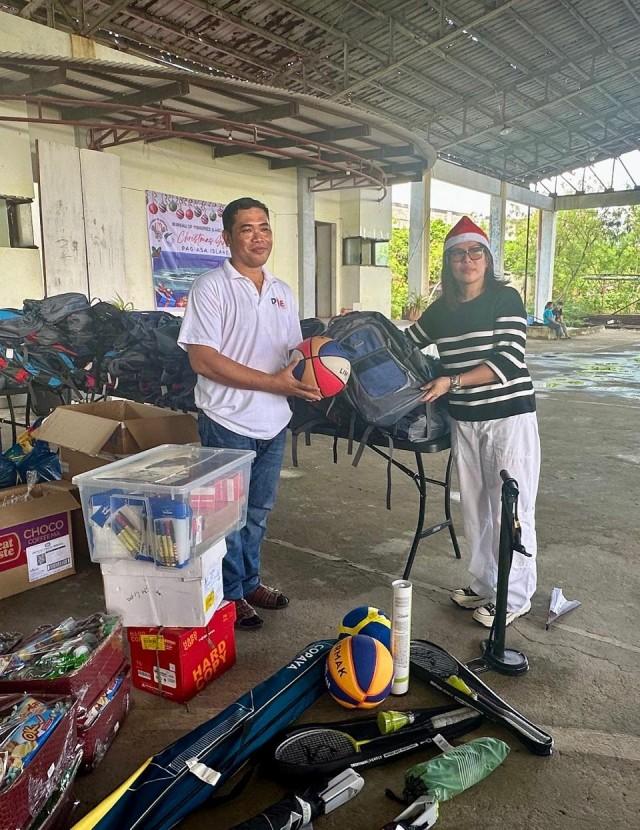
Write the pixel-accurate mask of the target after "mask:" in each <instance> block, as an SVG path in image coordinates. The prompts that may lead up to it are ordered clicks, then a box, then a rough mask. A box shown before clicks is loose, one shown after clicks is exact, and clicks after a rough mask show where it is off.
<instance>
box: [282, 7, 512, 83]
mask: <svg viewBox="0 0 640 830" xmlns="http://www.w3.org/2000/svg"><path fill="white" fill-rule="evenodd" d="M276 2H281V0H276ZM517 2H518V0H505V2H504V3H501V4H500V6H498V7H497V8H495V9H492V10H491V11H489V12H486V13H485V14H481V15H480V16H479V17H476V18H475V19H474V20H471V21H469V23H468V24H467V25H465V27H464V28H462V27H461V28H458V29H456V31H455V32H448V33H447V34H446V35H444V36H443V37H440V38H437V39H436V40H433V41H431V42H430V43H427V44H422V45H421V46H420V48H419V49H412V50H410V51H408V52H406V53H405V55H404V56H403V57H402V58H400V59H399V60H397V61H395V62H394V63H391V64H387V65H386V66H384V67H382V68H381V69H378V70H377V71H376V72H373V73H371V74H369V75H368V76H367V78H366V79H365V80H364V81H357V82H356V83H355V84H351V86H350V87H349V88H348V89H345V90H342V92H341V93H340V97H343V96H344V94H346V93H347V92H353V90H355V89H358V88H359V87H361V86H362V85H363V84H365V83H370V82H371V81H377V80H379V79H380V78H384V76H385V75H388V74H389V73H390V72H393V71H395V70H396V69H398V68H399V67H401V66H403V65H404V64H405V63H407V62H408V61H411V60H413V59H414V58H417V57H420V56H421V55H423V54H424V50H425V49H427V50H429V51H433V50H437V51H440V47H441V46H446V45H447V44H448V43H451V41H453V40H455V39H456V38H458V37H460V36H461V35H463V34H466V32H465V30H466V29H469V28H474V27H475V26H480V25H482V24H483V23H488V22H489V21H491V20H493V19H494V18H496V17H499V16H500V15H501V14H504V12H506V11H507V10H508V9H510V8H511V6H513V5H514V3H517Z"/></svg>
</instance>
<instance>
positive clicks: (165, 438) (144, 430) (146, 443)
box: [126, 410, 200, 450]
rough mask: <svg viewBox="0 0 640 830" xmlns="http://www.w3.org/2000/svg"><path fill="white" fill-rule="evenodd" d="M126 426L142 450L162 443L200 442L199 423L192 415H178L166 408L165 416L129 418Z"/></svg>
mask: <svg viewBox="0 0 640 830" xmlns="http://www.w3.org/2000/svg"><path fill="white" fill-rule="evenodd" d="M154 414H155V413H154ZM126 426H127V429H128V431H129V433H130V435H131V436H132V438H133V439H134V440H135V442H136V444H137V445H138V447H139V449H141V450H150V449H151V448H152V447H158V446H160V445H161V444H192V443H198V444H199V443H200V436H199V435H198V424H197V422H196V420H195V418H193V417H192V416H191V415H176V414H174V413H171V412H167V411H166V410H165V412H164V417H160V418H159V417H153V418H138V419H136V420H129V421H127V422H126Z"/></svg>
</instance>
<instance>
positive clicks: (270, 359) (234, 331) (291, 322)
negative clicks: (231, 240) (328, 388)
mask: <svg viewBox="0 0 640 830" xmlns="http://www.w3.org/2000/svg"><path fill="white" fill-rule="evenodd" d="M263 274H264V283H263V286H262V292H261V293H258V289H257V288H256V287H255V285H254V284H253V283H252V282H251V280H250V279H249V278H248V277H244V276H242V274H240V273H239V272H238V271H236V269H235V268H234V267H233V266H232V265H231V263H230V261H229V260H226V262H224V264H223V265H222V266H221V267H220V268H216V269H214V270H213V271H207V272H206V273H205V274H201V275H200V276H199V277H198V278H197V279H196V280H195V282H194V283H193V286H192V288H191V292H190V294H189V301H188V303H187V308H186V311H185V315H184V319H183V321H182V327H181V329H180V335H179V337H178V345H179V346H181V347H182V348H183V349H185V351H186V348H187V346H188V345H201V346H210V347H211V348H212V349H216V351H218V352H220V354H223V355H225V357H229V358H231V360H235V361H236V362H237V363H242V364H243V365H244V366H249V367H250V368H252V369H259V370H260V371H262V372H267V373H269V374H273V373H274V372H278V371H279V370H280V369H282V368H283V367H284V366H286V365H287V364H288V363H289V353H290V352H291V349H293V348H295V346H297V345H298V343H300V341H301V340H302V332H301V331H300V320H299V319H298V309H297V305H296V302H295V299H294V296H293V293H292V291H291V289H290V288H289V286H288V285H287V284H286V283H284V282H282V280H279V279H277V278H276V277H274V276H273V275H272V274H270V273H269V272H268V271H267V270H266V268H263ZM195 398H196V405H197V407H198V408H199V409H201V410H202V411H203V412H204V413H205V415H208V416H209V418H211V419H212V420H213V421H216V423H218V424H220V425H221V426H223V427H226V429H230V430H232V431H233V432H237V433H239V434H240V435H247V436H249V437H250V438H260V439H270V438H273V437H274V436H275V435H277V434H278V433H279V432H280V430H282V429H284V427H285V426H286V425H287V424H288V423H289V419H290V418H291V410H290V409H289V404H288V402H287V399H286V398H285V397H284V396H283V395H272V394H271V393H270V392H258V391H252V390H250V389H234V388H232V387H230V386H224V385H223V384H220V383H216V382H215V381H213V380H209V378H205V377H202V375H198V382H197V384H196V390H195Z"/></svg>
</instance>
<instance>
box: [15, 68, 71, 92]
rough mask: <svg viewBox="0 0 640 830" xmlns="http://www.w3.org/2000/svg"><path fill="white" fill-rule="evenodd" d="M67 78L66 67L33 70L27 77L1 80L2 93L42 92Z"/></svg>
mask: <svg viewBox="0 0 640 830" xmlns="http://www.w3.org/2000/svg"><path fill="white" fill-rule="evenodd" d="M21 71H24V70H21ZM66 79H67V71H66V69H51V70H50V71H48V72H31V73H29V76H28V77H27V78H20V79H19V80H16V81H6V80H5V81H0V95H28V94H29V93H34V92H41V91H42V90H43V89H49V88H50V87H52V86H57V85H58V84H63V83H64V82H65V81H66Z"/></svg>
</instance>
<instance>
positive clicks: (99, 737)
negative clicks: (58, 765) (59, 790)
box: [78, 663, 131, 772]
mask: <svg viewBox="0 0 640 830" xmlns="http://www.w3.org/2000/svg"><path fill="white" fill-rule="evenodd" d="M121 674H124V679H123V681H122V683H121V684H120V688H119V689H118V691H117V692H116V694H115V697H114V698H113V700H111V701H109V703H108V704H107V705H106V706H105V707H104V709H103V710H102V711H101V712H100V714H99V715H98V717H97V718H96V719H95V721H94V722H93V723H92V724H90V725H89V726H88V727H86V728H85V727H84V725H83V713H80V714H79V715H78V743H79V744H80V746H81V747H82V764H81V766H80V771H81V772H91V770H93V769H95V768H96V767H97V766H98V764H99V763H100V761H102V759H103V758H104V756H105V755H106V753H107V750H108V749H109V747H110V746H111V744H112V743H113V741H114V739H115V737H116V735H117V734H118V731H119V729H120V726H121V725H122V723H123V722H124V719H125V718H126V716H127V713H128V712H129V706H130V703H131V668H130V666H129V664H128V663H124V664H123V665H122V666H120V668H119V669H118V671H117V672H116V673H115V674H114V676H113V677H112V678H111V680H110V681H109V683H107V686H109V685H110V684H111V683H112V682H113V681H114V680H115V679H116V678H117V677H118V676H119V675H121ZM107 686H105V687H104V688H107ZM103 691H104V689H101V690H100V694H102V692H103ZM99 696H100V695H98V697H99ZM96 700H97V698H96ZM94 703H95V700H94V701H93V702H92V703H91V704H90V705H89V706H87V707H86V709H85V711H88V710H89V709H90V708H91V707H92V706H93V704H94Z"/></svg>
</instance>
